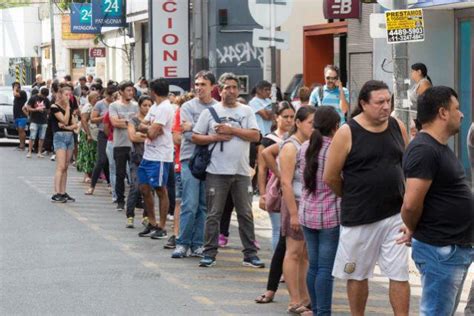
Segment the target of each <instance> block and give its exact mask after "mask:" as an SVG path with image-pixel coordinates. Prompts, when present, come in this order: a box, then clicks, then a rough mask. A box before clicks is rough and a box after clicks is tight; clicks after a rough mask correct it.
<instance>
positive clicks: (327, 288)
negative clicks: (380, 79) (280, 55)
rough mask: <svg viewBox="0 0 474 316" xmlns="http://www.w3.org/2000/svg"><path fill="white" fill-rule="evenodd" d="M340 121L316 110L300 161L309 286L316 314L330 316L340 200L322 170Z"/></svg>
mask: <svg viewBox="0 0 474 316" xmlns="http://www.w3.org/2000/svg"><path fill="white" fill-rule="evenodd" d="M339 122H340V117H339V114H338V113H337V112H336V111H335V110H334V108H333V107H330V106H320V107H317V108H316V113H315V114H314V121H313V128H314V129H313V132H312V134H311V137H310V139H309V141H306V142H305V143H303V145H302V146H301V149H300V151H299V152H298V158H297V160H298V161H300V162H301V163H300V165H299V167H298V171H297V172H298V173H300V175H301V177H302V178H303V180H304V181H303V190H302V195H301V199H300V204H299V209H298V216H299V223H300V224H301V226H302V229H303V233H304V237H305V241H306V249H307V252H308V259H309V269H308V273H307V275H306V284H307V287H308V292H309V295H310V298H311V307H312V311H313V315H330V314H331V304H332V290H333V282H334V281H333V280H334V278H333V276H332V275H331V273H332V268H333V265H334V258H335V256H336V250H337V245H338V241H339V223H340V212H341V206H340V205H341V199H340V198H339V197H337V196H336V195H335V194H334V193H333V192H332V191H331V189H330V188H329V187H328V186H327V185H326V184H325V183H324V182H323V171H324V165H325V162H326V155H327V150H328V148H329V145H330V144H331V140H332V137H333V135H334V133H335V132H336V130H337V129H338V128H339Z"/></svg>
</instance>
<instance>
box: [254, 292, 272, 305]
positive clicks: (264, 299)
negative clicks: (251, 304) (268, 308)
mask: <svg viewBox="0 0 474 316" xmlns="http://www.w3.org/2000/svg"><path fill="white" fill-rule="evenodd" d="M271 302H273V296H266V295H265V294H262V295H260V296H258V297H257V298H256V299H255V303H257V304H267V303H271Z"/></svg>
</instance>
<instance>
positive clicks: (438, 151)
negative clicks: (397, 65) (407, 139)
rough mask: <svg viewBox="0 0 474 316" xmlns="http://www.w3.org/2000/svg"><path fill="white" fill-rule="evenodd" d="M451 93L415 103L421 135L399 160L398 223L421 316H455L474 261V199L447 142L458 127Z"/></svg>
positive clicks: (444, 90)
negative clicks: (413, 269)
mask: <svg viewBox="0 0 474 316" xmlns="http://www.w3.org/2000/svg"><path fill="white" fill-rule="evenodd" d="M462 118H463V114H462V113H461V111H460V110H459V101H458V98H457V94H456V92H455V91H454V90H453V89H451V88H448V87H441V86H439V87H432V88H429V89H427V90H426V91H425V93H424V94H423V95H422V96H421V97H419V98H418V121H419V122H420V123H421V124H422V130H421V132H420V133H419V134H418V135H417V136H416V137H415V139H414V140H413V141H412V142H411V143H410V145H409V146H408V148H407V151H406V153H405V156H404V157H403V169H404V171H405V175H406V178H407V184H406V185H407V190H406V193H405V198H404V203H403V206H402V217H403V221H404V222H405V224H406V226H407V227H408V229H409V231H408V233H407V234H406V237H405V238H403V240H401V241H402V242H410V237H411V235H412V234H413V240H412V258H413V261H415V263H416V266H417V268H418V269H419V271H420V274H421V277H422V280H423V282H422V283H423V292H422V295H421V303H420V313H421V314H423V315H454V313H455V312H456V309H457V305H458V303H459V298H460V294H461V293H462V289H463V283H464V280H465V278H466V275H467V272H468V270H469V266H470V265H471V263H472V260H473V259H474V249H473V245H474V230H473V219H474V209H473V206H474V204H473V196H472V191H471V188H470V187H469V184H468V182H467V179H466V173H465V171H464V168H463V166H462V164H461V162H460V161H459V159H458V158H457V157H456V155H455V154H454V152H453V151H452V150H451V148H449V146H448V141H449V139H450V138H451V136H454V135H456V134H457V133H458V132H459V130H460V127H461V120H462ZM466 315H467V314H466Z"/></svg>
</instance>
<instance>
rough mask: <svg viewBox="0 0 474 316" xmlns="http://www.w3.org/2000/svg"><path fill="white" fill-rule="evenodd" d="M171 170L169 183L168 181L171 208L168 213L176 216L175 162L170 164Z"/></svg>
mask: <svg viewBox="0 0 474 316" xmlns="http://www.w3.org/2000/svg"><path fill="white" fill-rule="evenodd" d="M169 168H170V170H169V172H168V183H166V187H167V189H168V200H169V202H170V203H169V208H168V214H169V215H173V216H174V208H175V207H176V187H175V185H176V183H175V180H174V163H171V164H170V167H169Z"/></svg>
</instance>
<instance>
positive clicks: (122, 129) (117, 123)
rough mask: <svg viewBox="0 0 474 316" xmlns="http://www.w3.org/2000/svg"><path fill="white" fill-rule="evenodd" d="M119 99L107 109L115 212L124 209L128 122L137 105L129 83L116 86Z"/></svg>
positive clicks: (129, 149) (127, 161) (136, 109)
mask: <svg viewBox="0 0 474 316" xmlns="http://www.w3.org/2000/svg"><path fill="white" fill-rule="evenodd" d="M118 90H119V94H120V98H119V99H118V100H117V101H115V102H114V103H112V104H111V105H110V107H109V116H110V122H111V123H112V126H113V127H114V160H115V168H116V178H115V193H116V194H117V208H116V209H117V211H123V210H124V208H125V177H126V176H127V163H129V162H130V151H131V148H132V142H131V141H130V139H129V138H128V126H127V125H128V122H129V121H130V119H131V118H132V117H133V116H135V115H136V114H137V113H138V105H137V104H136V103H135V101H133V95H134V89H133V83H132V82H131V81H123V82H122V83H120V84H119V86H118Z"/></svg>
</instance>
